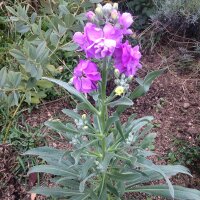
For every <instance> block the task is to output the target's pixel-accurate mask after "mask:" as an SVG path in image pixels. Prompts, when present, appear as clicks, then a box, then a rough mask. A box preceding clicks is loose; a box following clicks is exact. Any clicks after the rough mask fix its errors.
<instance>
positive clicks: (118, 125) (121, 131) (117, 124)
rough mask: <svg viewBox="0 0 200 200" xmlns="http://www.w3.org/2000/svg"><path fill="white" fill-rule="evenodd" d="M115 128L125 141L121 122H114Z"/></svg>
mask: <svg viewBox="0 0 200 200" xmlns="http://www.w3.org/2000/svg"><path fill="white" fill-rule="evenodd" d="M115 126H116V129H117V130H118V132H119V134H120V136H121V138H122V139H123V140H124V141H125V137H124V132H123V130H122V126H121V122H120V121H119V120H118V121H116V122H115Z"/></svg>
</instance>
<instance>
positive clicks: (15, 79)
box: [7, 71, 21, 88]
mask: <svg viewBox="0 0 200 200" xmlns="http://www.w3.org/2000/svg"><path fill="white" fill-rule="evenodd" d="M7 78H8V82H9V83H10V85H11V86H12V87H13V88H17V87H18V86H19V84H20V83H21V73H20V72H13V71H9V72H8V76H7Z"/></svg>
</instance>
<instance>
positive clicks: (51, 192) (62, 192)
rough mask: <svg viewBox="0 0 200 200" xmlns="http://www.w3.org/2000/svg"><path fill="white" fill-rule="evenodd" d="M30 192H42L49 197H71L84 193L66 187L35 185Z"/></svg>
mask: <svg viewBox="0 0 200 200" xmlns="http://www.w3.org/2000/svg"><path fill="white" fill-rule="evenodd" d="M29 193H35V194H41V195H45V196H47V197H49V196H53V197H57V198H59V197H71V196H79V195H83V194H84V193H81V192H79V191H78V190H69V189H66V188H60V187H53V188H48V187H34V188H32V189H31V191H29Z"/></svg>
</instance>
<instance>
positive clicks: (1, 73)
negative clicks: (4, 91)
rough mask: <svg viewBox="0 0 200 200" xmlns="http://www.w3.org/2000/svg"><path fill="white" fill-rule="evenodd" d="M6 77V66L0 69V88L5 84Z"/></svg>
mask: <svg viewBox="0 0 200 200" xmlns="http://www.w3.org/2000/svg"><path fill="white" fill-rule="evenodd" d="M6 77H7V69H6V67H3V68H2V69H1V70H0V88H1V87H3V86H4V84H5V82H6Z"/></svg>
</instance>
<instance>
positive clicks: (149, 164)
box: [137, 157, 174, 198]
mask: <svg viewBox="0 0 200 200" xmlns="http://www.w3.org/2000/svg"><path fill="white" fill-rule="evenodd" d="M137 162H138V163H139V164H140V165H141V166H143V167H145V168H147V169H151V170H154V171H156V172H158V173H160V174H161V175H162V176H163V178H164V179H165V181H166V183H167V185H168V188H169V192H170V194H171V197H172V198H174V188H173V186H172V183H171V182H170V180H169V178H168V176H167V175H166V174H165V173H164V172H163V171H162V169H161V168H159V166H157V165H154V164H153V162H152V161H150V160H147V159H145V158H142V157H140V158H138V159H137Z"/></svg>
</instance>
